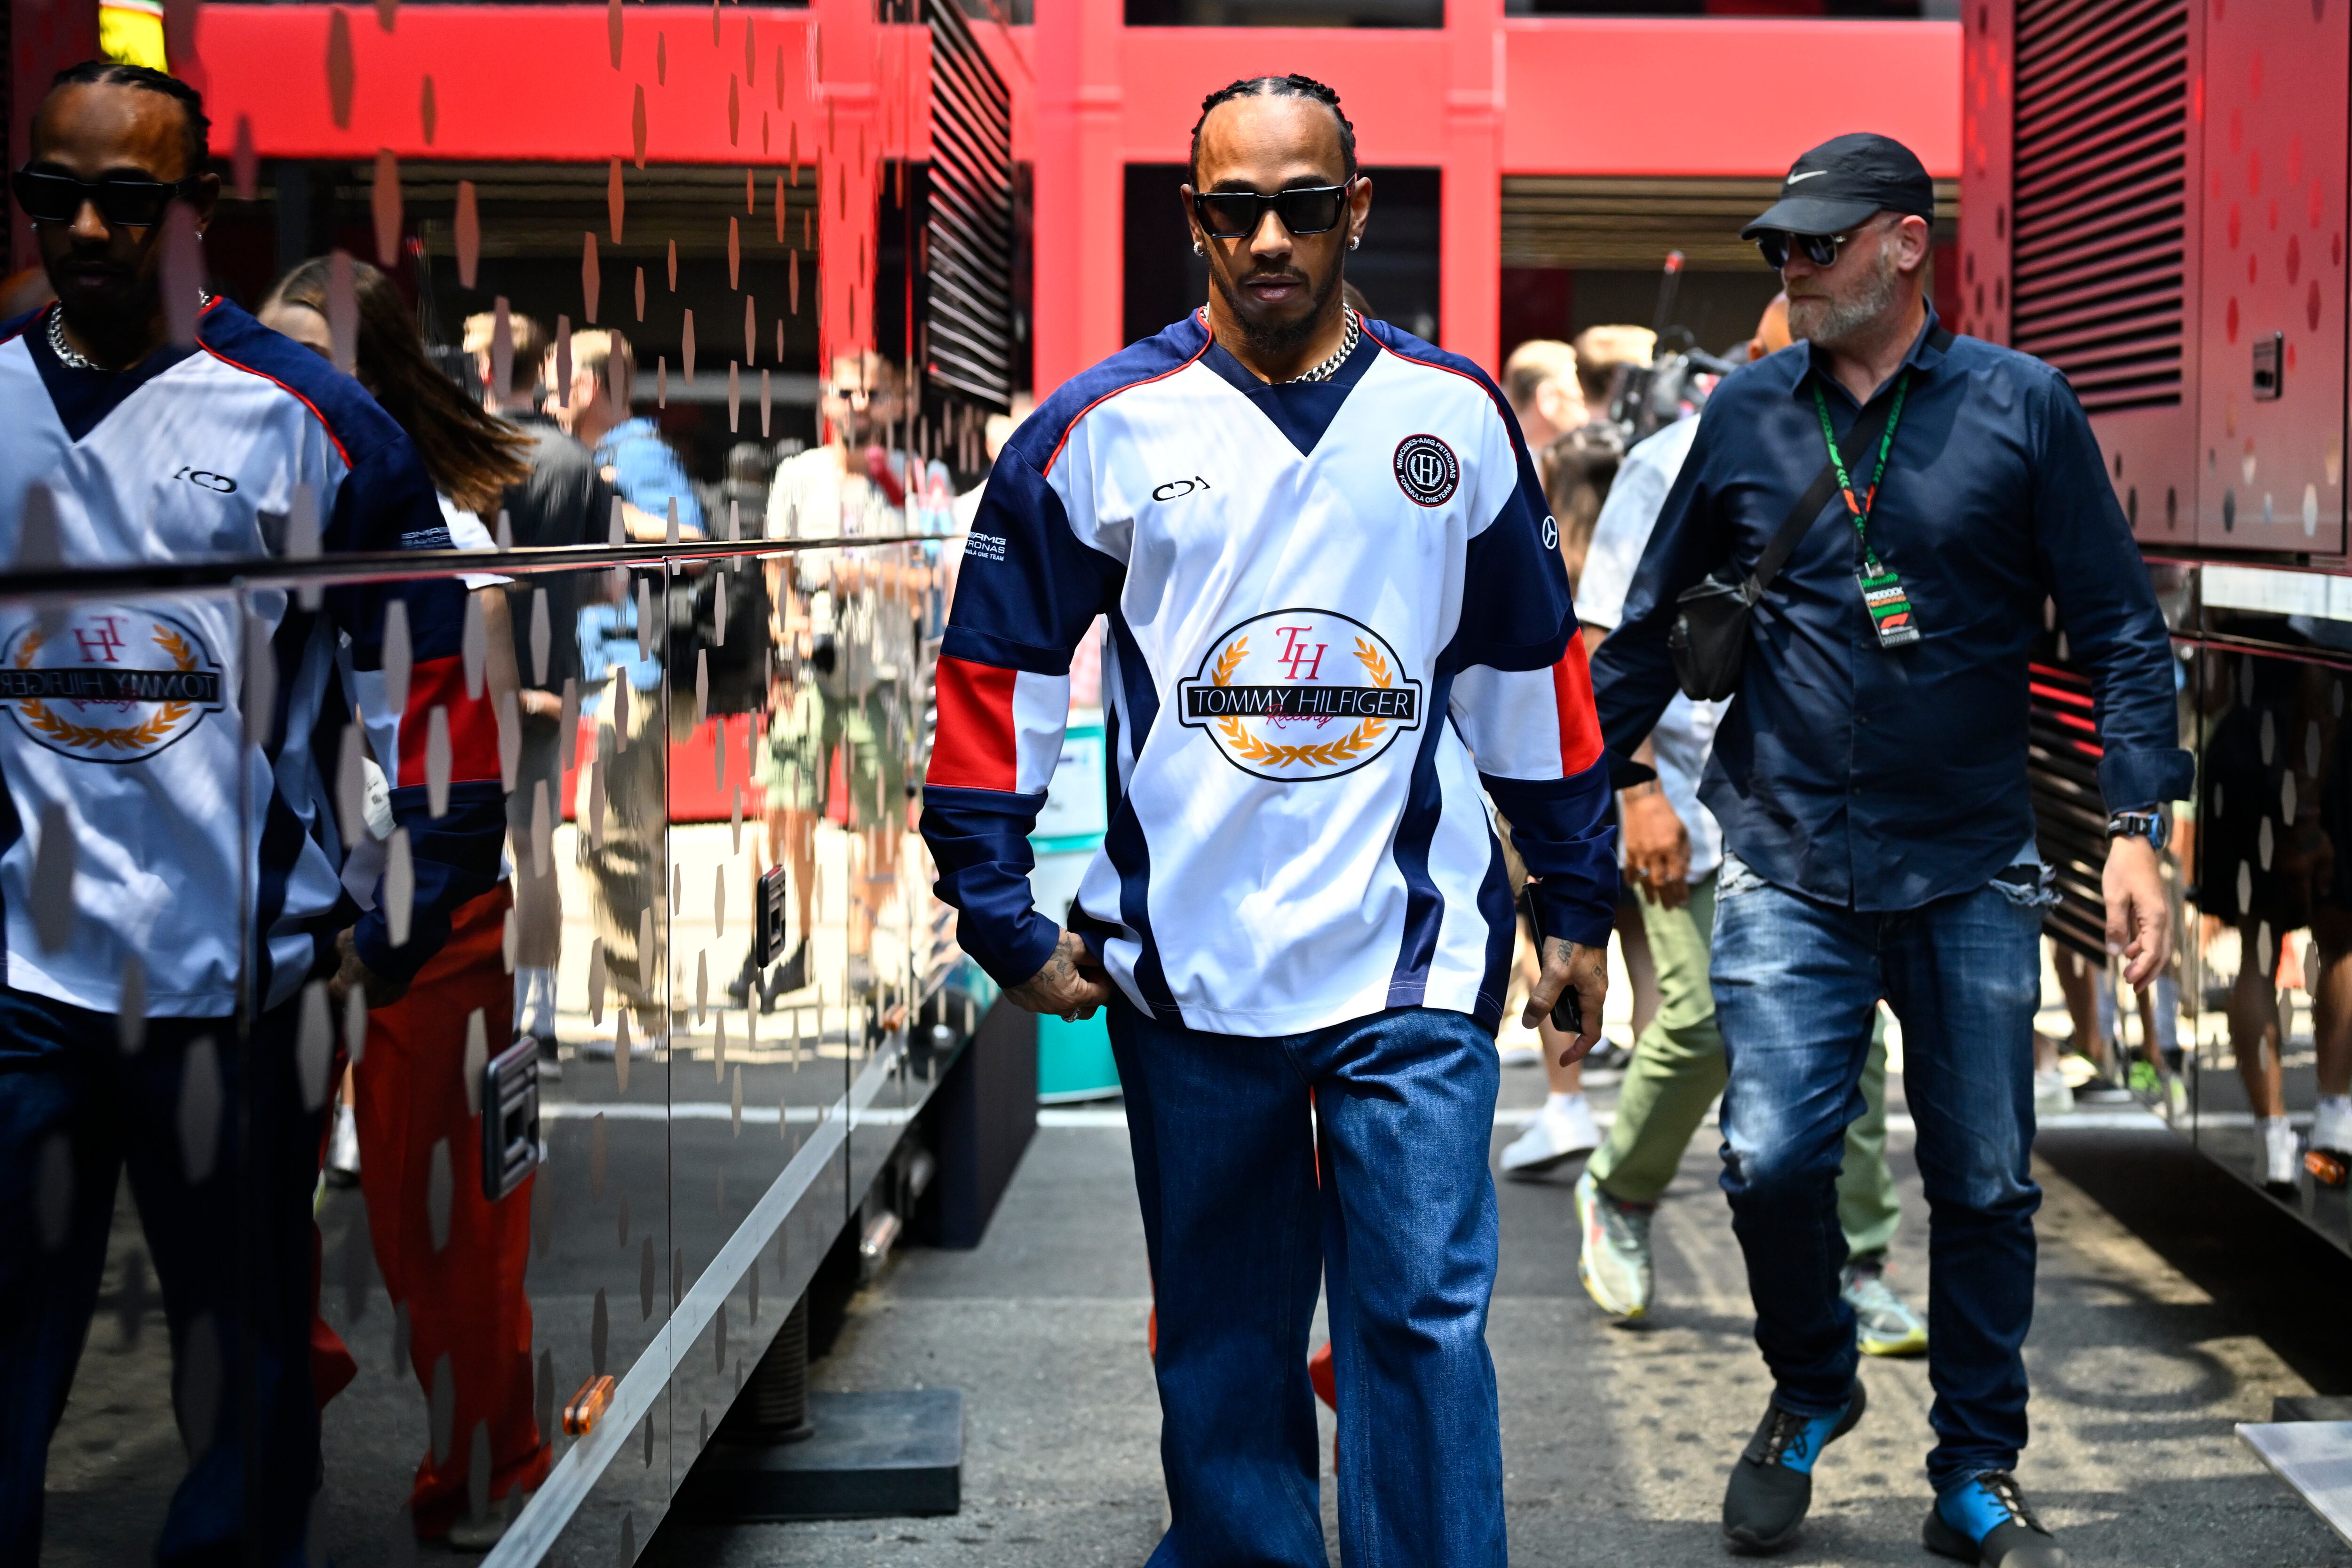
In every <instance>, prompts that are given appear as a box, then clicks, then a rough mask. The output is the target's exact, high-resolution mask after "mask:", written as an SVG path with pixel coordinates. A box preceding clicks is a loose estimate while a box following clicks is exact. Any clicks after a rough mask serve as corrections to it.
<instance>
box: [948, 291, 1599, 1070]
mask: <svg viewBox="0 0 2352 1568" xmlns="http://www.w3.org/2000/svg"><path fill="white" fill-rule="evenodd" d="M1365 329H1366V330H1365V335H1364V338H1363V340H1362V342H1361V344H1360V347H1359V348H1358V349H1357V350H1356V352H1355V353H1354V354H1353V355H1352V356H1350V358H1349V360H1348V361H1347V362H1346V363H1345V364H1344V365H1343V366H1342V367H1341V368H1340V370H1339V371H1338V373H1337V374H1335V375H1334V376H1332V377H1331V378H1330V379H1329V380H1328V381H1324V382H1293V383H1290V384H1286V385H1281V386H1267V385H1265V383H1263V382H1259V381H1258V380H1257V378H1256V377H1255V376H1254V375H1252V374H1251V373H1250V372H1249V371H1246V370H1244V368H1243V367H1242V365H1241V364H1240V363H1239V361H1236V360H1234V358H1233V356H1232V355H1231V354H1229V353H1227V352H1226V351H1225V350H1223V349H1222V348H1220V347H1218V346H1217V345H1216V343H1215V341H1214V340H1213V338H1212V337H1211V335H1210V333H1209V331H1208V329H1207V327H1206V325H1205V323H1204V322H1203V321H1202V319H1201V317H1200V316H1199V315H1198V314H1195V315H1194V316H1192V317H1190V318H1188V319H1185V320H1182V321H1180V322H1178V323H1177V324H1176V325H1174V326H1172V327H1171V328H1169V329H1167V330H1166V331H1164V332H1161V333H1160V335H1159V336H1158V337H1155V338H1152V339H1150V340H1146V341H1143V342H1140V343H1137V344H1135V345H1134V346H1133V347H1131V348H1129V349H1128V350H1125V351H1124V352H1121V353H1119V354H1117V355H1115V356H1113V357H1112V358H1110V359H1108V360H1107V361H1103V362H1102V363H1101V364H1099V365H1097V366H1096V367H1095V368H1094V369H1093V370H1091V371H1087V372H1086V373H1085V374H1083V375H1081V376H1079V377H1077V378H1076V380H1074V381H1072V382H1069V383H1067V384H1066V385H1065V386H1064V387H1063V388H1062V389H1061V390H1060V391H1059V392H1056V393H1055V395H1054V396H1053V397H1052V398H1051V399H1050V400H1048V401H1047V402H1046V403H1045V405H1044V406H1043V407H1041V408H1040V409H1038V411H1037V412H1036V413H1035V414H1034V415H1033V416H1032V417H1031V418H1030V419H1029V420H1028V422H1027V423H1024V425H1023V426H1022V427H1021V429H1020V430H1019V431H1018V432H1016V433H1015V434H1014V435H1013V439H1012V440H1011V441H1010V442H1009V443H1007V444H1006V445H1005V447H1004V450H1003V453H1002V455H1000V456H999V458H998V460H997V464H996V466H995V469H994V471H993V473H992V474H991V476H990V477H989V481H988V488H987V493H986V495H985V497H983V499H982V503H981V506H980V509H979V511H978V513H977V515H976V517H975V518H974V521H973V523H972V527H971V536H970V538H969V541H968V543H967V546H966V549H965V551H964V559H963V570H962V575H961V580H960V582H959V584H958V586H957V590H956V600H955V606H954V610H953V612H952V614H951V616H950V622H949V626H948V632H947V637H946V642H945V644H944V647H943V649H942V653H941V657H940V665H939V679H938V687H939V730H938V737H937V739H936V741H935V743H934V746H933V749H932V753H931V760H930V768H929V778H928V781H927V785H926V789H925V792H924V810H923V832H924V836H925V838H926V839H927V840H928V841H929V844H930V847H931V852H932V856H933V859H934V860H935V861H936V862H937V864H938V866H939V871H940V880H939V883H938V891H939V894H940V897H941V898H943V899H945V900H947V901H948V902H949V903H950V904H954V905H956V906H957V907H958V908H959V909H960V910H961V924H960V926H959V939H960V940H961V943H962V945H963V946H964V948H965V950H966V951H967V952H969V953H971V955H972V956H974V957H975V958H977V959H978V960H979V961H980V963H981V965H982V967H984V968H986V969H987V970H988V972H989V973H990V974H991V975H992V976H993V977H996V978H997V979H998V980H999V981H1001V982H1003V983H1005V984H1008V985H1011V984H1017V983H1019V982H1021V981H1023V980H1025V979H1027V978H1028V977H1030V976H1031V975H1033V974H1034V973H1035V972H1036V970H1037V969H1038V967H1040V966H1041V965H1042V964H1043V963H1044V962H1045V959H1046V957H1047V956H1050V954H1051V953H1052V951H1053V947H1054V943H1055V927H1056V925H1057V923H1058V917H1059V915H1060V914H1061V912H1060V911H1058V910H1055V911H1048V912H1045V913H1040V912H1038V911H1036V910H1035V909H1034V908H1032V907H1031V900H1030V894H1029V885H1028V883H1027V881H1026V873H1027V871H1028V869H1029V867H1030V866H1031V864H1032V863H1033V862H1032V859H1031V855H1030V851H1029V847H1028V843H1027V840H1026V834H1027V832H1028V831H1029V828H1030V826H1031V824H1032V823H1033V822H1034V820H1035V816H1036V813H1037V810H1038V809H1039V807H1040V806H1041V805H1042V804H1043V803H1044V801H1045V786H1046V781H1047V779H1048V778H1049V776H1050V775H1051V773H1052V770H1053V767H1054V763H1055V758H1056V757H1057V755H1058V753H1059V749H1060V741H1061V734H1062V729H1063V726H1064V723H1065V719H1066V714H1067V710H1068V702H1069V678H1068V670H1069V660H1070V653H1071V650H1072V649H1073V648H1074V647H1075V646H1076V643H1077V642H1078V640H1079V638H1080V637H1081V636H1082V635H1083V634H1084V633H1085V632H1086V631H1087V627H1088V625H1089V624H1090V623H1091V622H1092V621H1093V620H1094V618H1095V616H1096V615H1097V613H1103V614H1107V615H1108V618H1109V625H1110V636H1109V638H1108V656H1107V658H1106V661H1105V668H1104V678H1103V686H1104V692H1105V697H1106V706H1107V708H1108V716H1107V722H1108V733H1109V742H1110V750H1111V757H1112V765H1111V768H1109V770H1108V774H1109V777H1108V790H1109V796H1110V800H1109V807H1110V811H1109V821H1110V828H1109V832H1108V838H1107V840H1106V842H1105V845H1104V849H1103V852H1102V853H1101V854H1099V855H1098V856H1097V858H1096V860H1095V862H1094V863H1093V865H1092V866H1091V867H1089V868H1088V870H1087V873H1086V876H1085V880H1084V882H1083V883H1082V884H1081V886H1080V890H1079V894H1078V898H1077V902H1076V909H1075V911H1074V913H1073V915H1072V919H1071V924H1072V925H1073V927H1074V928H1075V929H1077V930H1079V931H1080V932H1081V933H1082V934H1084V935H1086V936H1087V940H1088V942H1089V943H1090V945H1095V946H1098V948H1099V950H1100V952H1101V953H1102V956H1103V958H1104V961H1105V964H1106V967H1108V970H1109V972H1110V974H1111V975H1112V977H1114V978H1115V979H1116V980H1117V982H1118V985H1119V987H1120V988H1121V989H1122V990H1124V991H1125V992H1126V994H1127V996H1128V997H1129V998H1130V999H1131V1000H1132V1001H1133V1002H1134V1003H1135V1004H1136V1005H1137V1006H1138V1007H1139V1008H1141V1009H1145V1010H1146V1011H1148V1012H1150V1014H1151V1015H1152V1016H1153V1017H1155V1018H1160V1019H1169V1020H1171V1021H1179V1022H1181V1023H1182V1024H1184V1025H1186V1026H1188V1027H1191V1028H1193V1029H1200V1030H1212V1031H1215V1032H1219V1033H1226V1034H1260V1035H1265V1034H1283V1033H1291V1032H1296V1031H1298V1030H1309V1029H1315V1028H1319V1027H1322V1026H1324V1025H1327V1024H1332V1023H1337V1022H1341V1021H1344V1020H1346V1019H1353V1018H1360V1017H1363V1016H1365V1015H1367V1014H1370V1013H1375V1012H1379V1011H1381V1010H1383V1009H1389V1008H1398V1007H1432V1008H1444V1009H1451V1010H1454V1011H1458V1012H1464V1013H1468V1014H1471V1015H1473V1016H1474V1017H1476V1018H1478V1019H1481V1020H1482V1021H1484V1022H1486V1023H1487V1024H1488V1025H1489V1026H1492V1025H1493V1024H1494V1023H1495V1022H1496V1019H1498V1017H1499V1016H1500V1014H1501V1011H1502V1004H1503V993H1504V984H1505V974H1506V969H1507V965H1508V962H1509V957H1510V952H1511V944H1512V933H1513V927H1514V924H1515V916H1514V914H1513V910H1512V906H1511V898H1510V893H1509V888H1508V883H1507V878H1506V874H1505V872H1504V864H1503V856H1502V852H1501V847H1500V845H1499V844H1498V843H1497V842H1496V839H1495V835H1494V832H1493V830H1492V828H1491V827H1490V826H1489V823H1488V819H1487V815H1486V806H1485V802H1484V800H1483V799H1482V796H1481V786H1482V784H1483V786H1484V789H1485V792H1486V794H1489V795H1492V796H1493V798H1494V800H1495V801H1496V804H1497V805H1498V806H1499V807H1500V808H1501V810H1502V811H1503V814H1504V815H1505V816H1506V817H1507V819H1508V820H1509V821H1510V822H1511V824H1512V827H1513V836H1514V839H1515V841H1516V843H1517V848H1518V850H1519V852H1520V853H1521V854H1522V855H1523V856H1524V857H1525V859H1526V861H1527V863H1528V868H1529V870H1530V872H1531V873H1533V874H1534V875H1536V876H1537V877H1538V878H1540V879H1541V886H1540V889H1539V891H1538V897H1539V898H1541V899H1542V900H1543V901H1544V905H1545V909H1544V913H1545V915H1546V917H1547V923H1548V925H1549V929H1550V931H1551V933H1552V934H1553V935H1557V936H1567V937H1570V938H1571V939H1573V940H1575V941H1579V942H1583V943H1594V944H1597V943H1600V942H1601V941H1603V940H1605V939H1606V937H1607V936H1608V932H1609V925H1610V912H1611V905H1612V902H1613V899H1614V896H1615V890H1616V869H1615V864H1614V861H1613V858H1612V843H1611V830H1609V829H1608V828H1606V827H1605V826H1604V825H1603V810H1604V807H1605V805H1606V800H1607V783H1606V775H1605V767H1604V765H1603V764H1602V762H1601V737H1600V730H1599V728H1598V726H1597V725H1596V723H1595V721H1594V718H1593V712H1592V695H1591V682H1590V680H1589V678H1588V676H1587V674H1586V670H1585V661H1584V647H1583V643H1582V642H1581V641H1580V639H1579V637H1578V635H1577V630H1576V616H1575V612H1574V611H1573V610H1572V608H1571V607H1570V602H1569V588H1568V579H1567V574H1566V571H1565V570H1564V569H1563V567H1562V566H1561V563H1560V558H1559V549H1558V542H1559V533H1558V529H1557V527H1556V525H1555V524H1554V522H1553V520H1552V518H1551V517H1550V516H1549V514H1548V511H1547V508H1546V507H1545V505H1544V499H1543V491H1542V488H1541V486H1539V485H1538V482H1537V479H1536V475H1535V469H1534V465H1532V464H1531V463H1530V462H1529V461H1528V455H1527V450H1526V446H1525V444H1524V443H1523V441H1522V440H1521V438H1520V436H1519V433H1518V427H1517V422H1516V421H1515V420H1514V419H1513V418H1512V416H1511V413H1510V411H1509V409H1508V407H1507V404H1505V402H1503V399H1502V396H1501V394H1500V393H1499V392H1497V391H1496V388H1495V386H1494V383H1493V382H1490V381H1489V380H1487V379H1486V376H1485V375H1483V374H1482V373H1480V372H1479V371H1478V370H1477V369H1476V368H1475V366H1473V365H1472V364H1470V363H1469V362H1468V361H1465V360H1463V359H1460V358H1458V357H1456V356H1454V355H1452V354H1448V353H1445V352H1444V351H1443V350H1438V349H1435V348H1433V347H1431V346H1430V345H1429V344H1426V343H1423V342H1422V341H1420V340H1418V339H1415V338H1412V337H1411V336H1409V335H1407V334H1405V333H1402V332H1400V331H1397V330H1396V329H1393V328H1391V327H1388V326H1386V325H1383V324H1381V323H1379V322H1366V323H1365Z"/></svg>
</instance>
